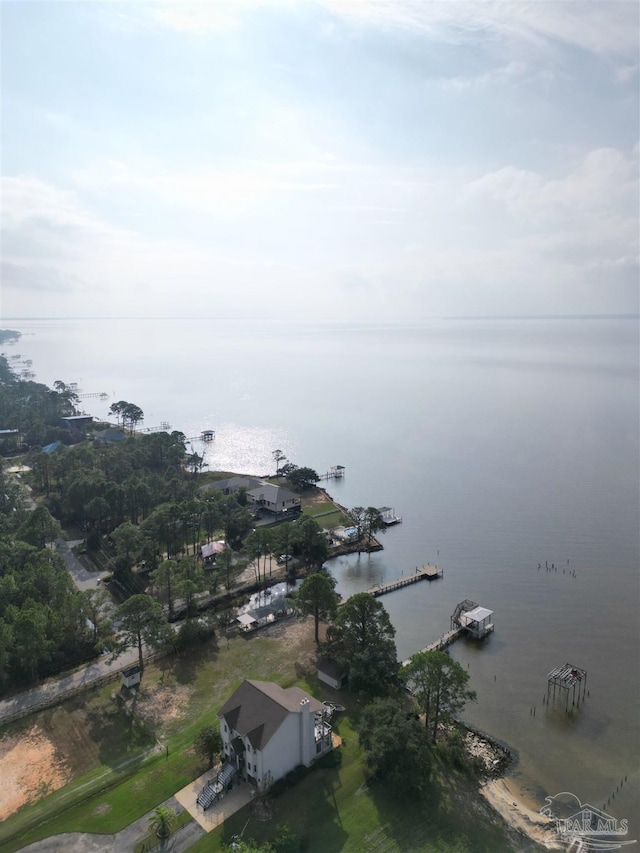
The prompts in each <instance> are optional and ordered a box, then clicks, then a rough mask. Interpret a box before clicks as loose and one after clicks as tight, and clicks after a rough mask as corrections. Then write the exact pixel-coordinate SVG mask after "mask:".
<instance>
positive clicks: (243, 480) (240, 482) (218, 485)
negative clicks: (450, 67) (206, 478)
mask: <svg viewBox="0 0 640 853" xmlns="http://www.w3.org/2000/svg"><path fill="white" fill-rule="evenodd" d="M261 483H262V480H259V479H258V478H257V477H227V478H226V480H214V481H213V482H212V483H206V484H205V485H204V486H201V487H200V491H201V492H208V491H224V490H225V489H229V491H231V492H237V491H238V489H247V490H248V489H253V488H255V487H256V486H259V485H260V484H261Z"/></svg>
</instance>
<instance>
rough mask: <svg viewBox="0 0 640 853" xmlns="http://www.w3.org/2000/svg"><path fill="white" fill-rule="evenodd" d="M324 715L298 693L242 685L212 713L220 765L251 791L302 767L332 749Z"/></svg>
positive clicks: (256, 684) (318, 704)
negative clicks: (231, 769)
mask: <svg viewBox="0 0 640 853" xmlns="http://www.w3.org/2000/svg"><path fill="white" fill-rule="evenodd" d="M324 711H325V708H324V706H323V705H322V703H321V702H318V700H317V699H314V698H313V697H312V696H309V695H308V694H306V693H305V692H304V690H301V689H300V688H299V687H287V688H283V687H279V686H278V685H277V684H274V683H273V682H271V681H250V680H245V681H243V682H242V684H241V685H240V687H238V689H237V690H236V691H235V692H234V693H233V694H232V696H230V698H229V699H228V700H227V701H226V702H225V704H224V705H223V706H222V708H221V710H220V712H219V713H218V717H219V719H220V734H221V736H222V749H223V754H224V759H225V761H228V762H229V763H230V764H231V765H232V766H234V767H235V768H236V770H237V772H238V773H239V774H240V775H241V776H242V777H243V778H244V779H247V780H248V781H249V782H251V783H252V784H254V785H256V786H257V785H262V784H265V785H266V784H271V783H273V782H275V781H277V780H278V779H282V778H283V777H284V776H286V775H287V773H289V772H290V771H291V770H294V769H295V768H296V767H298V766H299V765H304V766H305V767H308V766H309V765H311V764H312V763H313V762H314V761H315V760H316V759H317V758H319V757H320V756H321V755H324V754H325V753H326V752H328V751H329V750H330V749H331V746H332V739H331V726H330V725H329V724H328V723H327V722H326V719H325V713H324Z"/></svg>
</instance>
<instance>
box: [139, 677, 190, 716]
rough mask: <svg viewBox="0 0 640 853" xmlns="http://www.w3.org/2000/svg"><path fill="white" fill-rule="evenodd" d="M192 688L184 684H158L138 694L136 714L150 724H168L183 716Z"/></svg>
mask: <svg viewBox="0 0 640 853" xmlns="http://www.w3.org/2000/svg"><path fill="white" fill-rule="evenodd" d="M192 693H193V688H192V687H189V686H188V685H184V684H175V683H164V684H163V683H158V684H154V685H152V686H149V687H145V688H144V690H143V691H142V692H141V693H139V694H138V697H137V699H136V714H137V715H138V716H139V717H141V718H142V719H143V720H148V721H149V722H151V723H154V724H159V723H169V722H171V721H173V720H178V719H180V718H181V717H183V716H184V714H185V712H186V709H187V705H188V704H189V699H190V697H191V695H192Z"/></svg>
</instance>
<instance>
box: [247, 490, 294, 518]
mask: <svg viewBox="0 0 640 853" xmlns="http://www.w3.org/2000/svg"><path fill="white" fill-rule="evenodd" d="M247 501H248V503H249V505H250V506H253V507H254V508H255V510H256V511H257V512H260V513H262V514H263V515H272V516H273V517H274V518H282V517H284V516H288V515H296V514H297V513H299V512H300V510H301V505H300V498H299V497H298V495H296V494H294V492H291V491H289V489H285V488H284V487H283V486H274V485H272V484H271V483H262V484H261V485H259V486H257V487H256V488H255V489H251V490H250V491H248V492H247Z"/></svg>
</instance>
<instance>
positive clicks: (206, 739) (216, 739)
mask: <svg viewBox="0 0 640 853" xmlns="http://www.w3.org/2000/svg"><path fill="white" fill-rule="evenodd" d="M193 748H194V749H195V751H196V755H199V756H200V757H201V758H206V760H207V762H208V765H209V769H211V768H212V767H213V763H214V758H215V757H216V755H218V754H219V753H220V750H221V749H222V738H221V737H220V730H219V728H218V727H217V726H205V727H204V728H202V729H200V731H199V732H198V734H197V735H196V739H195V740H194V742H193Z"/></svg>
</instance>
